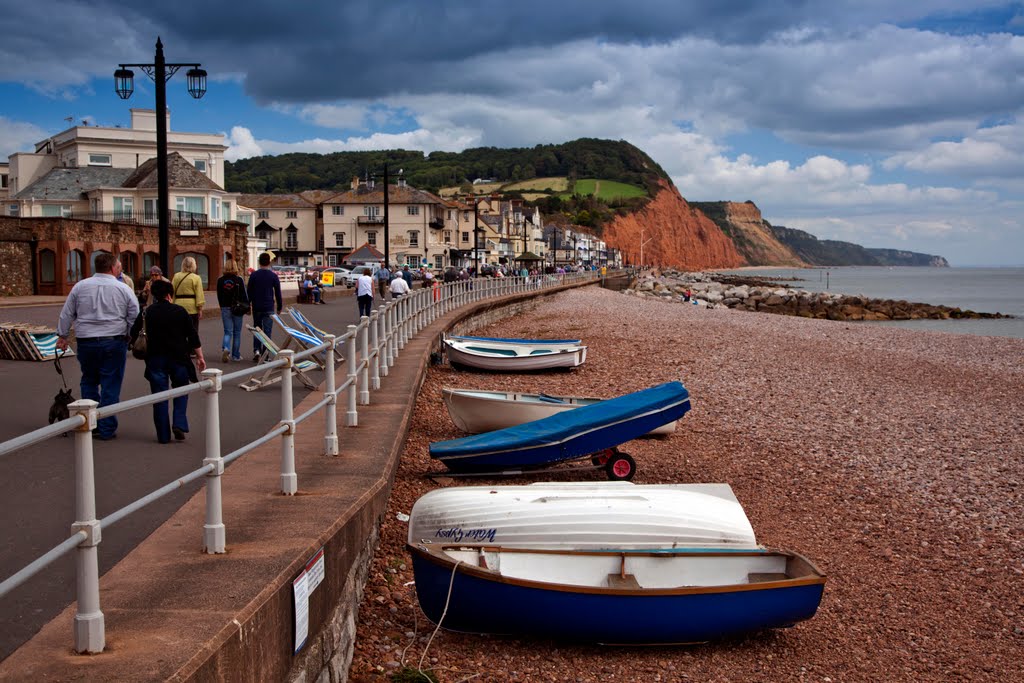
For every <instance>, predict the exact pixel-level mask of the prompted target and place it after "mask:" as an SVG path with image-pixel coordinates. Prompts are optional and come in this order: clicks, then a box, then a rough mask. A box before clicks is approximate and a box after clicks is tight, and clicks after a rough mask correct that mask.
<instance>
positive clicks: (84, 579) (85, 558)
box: [68, 399, 106, 654]
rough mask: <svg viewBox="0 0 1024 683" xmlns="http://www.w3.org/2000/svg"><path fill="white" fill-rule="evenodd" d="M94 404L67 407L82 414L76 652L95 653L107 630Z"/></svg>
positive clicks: (77, 438) (77, 442)
mask: <svg viewBox="0 0 1024 683" xmlns="http://www.w3.org/2000/svg"><path fill="white" fill-rule="evenodd" d="M98 405H99V403H98V402H97V401H92V400H89V399H82V400H80V401H75V402H74V403H71V404H70V405H68V411H69V412H70V413H71V414H73V415H74V414H78V415H82V416H83V417H84V418H85V424H83V425H82V426H81V427H78V428H77V429H76V430H75V444H74V446H75V523H74V524H72V525H71V531H72V532H76V533H77V532H79V531H82V532H85V534H86V538H85V540H84V541H82V542H81V543H79V544H78V552H77V553H76V554H75V575H76V583H77V597H78V604H77V607H76V610H75V625H74V630H75V652H88V653H91V654H95V653H97V652H103V648H104V646H105V645H106V628H105V626H104V619H103V612H102V611H100V570H99V550H98V548H97V547H96V546H98V545H99V543H100V540H102V537H103V534H102V531H101V529H100V521H99V520H98V519H96V477H95V471H94V468H93V458H92V430H94V429H96V407H97V406H98Z"/></svg>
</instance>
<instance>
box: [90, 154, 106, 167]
mask: <svg viewBox="0 0 1024 683" xmlns="http://www.w3.org/2000/svg"><path fill="white" fill-rule="evenodd" d="M89 165H90V166H110V155H109V154H90V155H89Z"/></svg>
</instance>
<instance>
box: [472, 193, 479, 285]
mask: <svg viewBox="0 0 1024 683" xmlns="http://www.w3.org/2000/svg"><path fill="white" fill-rule="evenodd" d="M479 207H480V201H479V200H478V199H477V198H476V197H474V198H473V277H480V227H479V225H478V223H477V220H478V218H477V210H478V209H479Z"/></svg>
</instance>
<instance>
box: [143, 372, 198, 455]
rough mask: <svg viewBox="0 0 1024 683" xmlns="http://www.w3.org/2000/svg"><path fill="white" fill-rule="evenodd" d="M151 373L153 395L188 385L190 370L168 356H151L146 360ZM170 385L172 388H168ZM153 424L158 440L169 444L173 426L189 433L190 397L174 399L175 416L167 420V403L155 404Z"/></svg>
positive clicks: (150, 382)
mask: <svg viewBox="0 0 1024 683" xmlns="http://www.w3.org/2000/svg"><path fill="white" fill-rule="evenodd" d="M146 372H147V373H149V390H150V391H151V392H152V393H154V394H155V393H157V392H160V391H167V390H168V389H170V388H171V387H183V386H185V385H186V384H188V381H189V377H188V368H187V367H186V366H185V364H184V363H179V362H175V361H172V360H171V359H170V358H168V357H167V356H150V357H149V358H147V359H146ZM168 383H169V384H170V386H168ZM153 424H154V425H155V426H156V440H157V441H159V442H160V443H167V442H168V441H170V440H171V425H172V424H173V425H174V428H175V429H180V430H181V431H183V432H187V431H188V396H178V397H176V398H175V399H174V416H173V418H172V419H171V420H168V419H167V401H160V402H159V403H154V404H153Z"/></svg>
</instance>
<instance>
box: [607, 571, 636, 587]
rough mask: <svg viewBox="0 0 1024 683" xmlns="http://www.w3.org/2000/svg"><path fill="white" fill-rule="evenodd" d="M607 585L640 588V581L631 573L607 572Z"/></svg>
mask: <svg viewBox="0 0 1024 683" xmlns="http://www.w3.org/2000/svg"><path fill="white" fill-rule="evenodd" d="M608 587H609V588H620V589H638V588H640V583H639V582H638V581H637V580H636V576H634V575H633V574H625V575H623V574H609V575H608Z"/></svg>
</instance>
